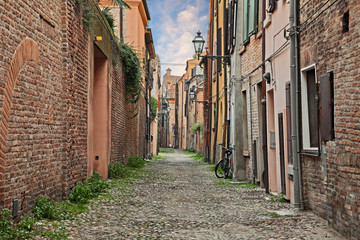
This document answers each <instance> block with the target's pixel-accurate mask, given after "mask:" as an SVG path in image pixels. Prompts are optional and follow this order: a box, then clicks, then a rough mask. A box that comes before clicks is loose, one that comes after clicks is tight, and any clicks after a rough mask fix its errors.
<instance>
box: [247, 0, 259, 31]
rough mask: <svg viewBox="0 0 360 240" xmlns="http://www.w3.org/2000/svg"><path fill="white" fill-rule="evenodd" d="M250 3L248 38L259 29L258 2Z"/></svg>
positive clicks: (254, 0) (251, 0)
mask: <svg viewBox="0 0 360 240" xmlns="http://www.w3.org/2000/svg"><path fill="white" fill-rule="evenodd" d="M248 1H249V3H250V4H249V18H248V24H249V27H248V37H250V36H251V35H252V34H255V33H256V32H257V28H258V2H259V1H258V0H248Z"/></svg>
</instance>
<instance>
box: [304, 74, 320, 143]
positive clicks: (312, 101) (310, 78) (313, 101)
mask: <svg viewBox="0 0 360 240" xmlns="http://www.w3.org/2000/svg"><path fill="white" fill-rule="evenodd" d="M306 75H307V76H306V80H307V95H308V116H309V118H308V120H309V131H310V147H318V143H319V134H318V117H317V116H318V114H317V109H318V104H317V99H318V96H317V89H316V82H315V69H312V70H310V71H308V72H307V74H306Z"/></svg>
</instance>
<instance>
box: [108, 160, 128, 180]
mask: <svg viewBox="0 0 360 240" xmlns="http://www.w3.org/2000/svg"><path fill="white" fill-rule="evenodd" d="M129 172H130V167H129V166H127V165H125V164H122V163H119V162H111V163H110V164H109V178H110V179H119V178H125V177H127V176H128V175H129Z"/></svg>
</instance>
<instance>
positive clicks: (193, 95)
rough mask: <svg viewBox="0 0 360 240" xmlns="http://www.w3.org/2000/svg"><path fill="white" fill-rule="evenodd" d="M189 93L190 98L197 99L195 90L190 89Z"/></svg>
mask: <svg viewBox="0 0 360 240" xmlns="http://www.w3.org/2000/svg"><path fill="white" fill-rule="evenodd" d="M189 95H190V100H191V101H193V100H194V99H195V92H194V91H190V93H189Z"/></svg>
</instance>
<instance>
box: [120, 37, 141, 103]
mask: <svg viewBox="0 0 360 240" xmlns="http://www.w3.org/2000/svg"><path fill="white" fill-rule="evenodd" d="M118 45H119V47H120V51H121V60H122V64H123V66H122V70H123V72H124V74H125V80H126V93H127V100H128V102H130V103H136V102H137V101H138V100H139V98H140V96H141V93H142V76H141V75H142V71H143V69H142V67H141V65H140V61H139V58H138V56H137V54H136V52H135V50H134V49H133V47H131V46H129V45H128V44H127V43H125V42H123V41H121V42H119V43H118Z"/></svg>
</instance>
